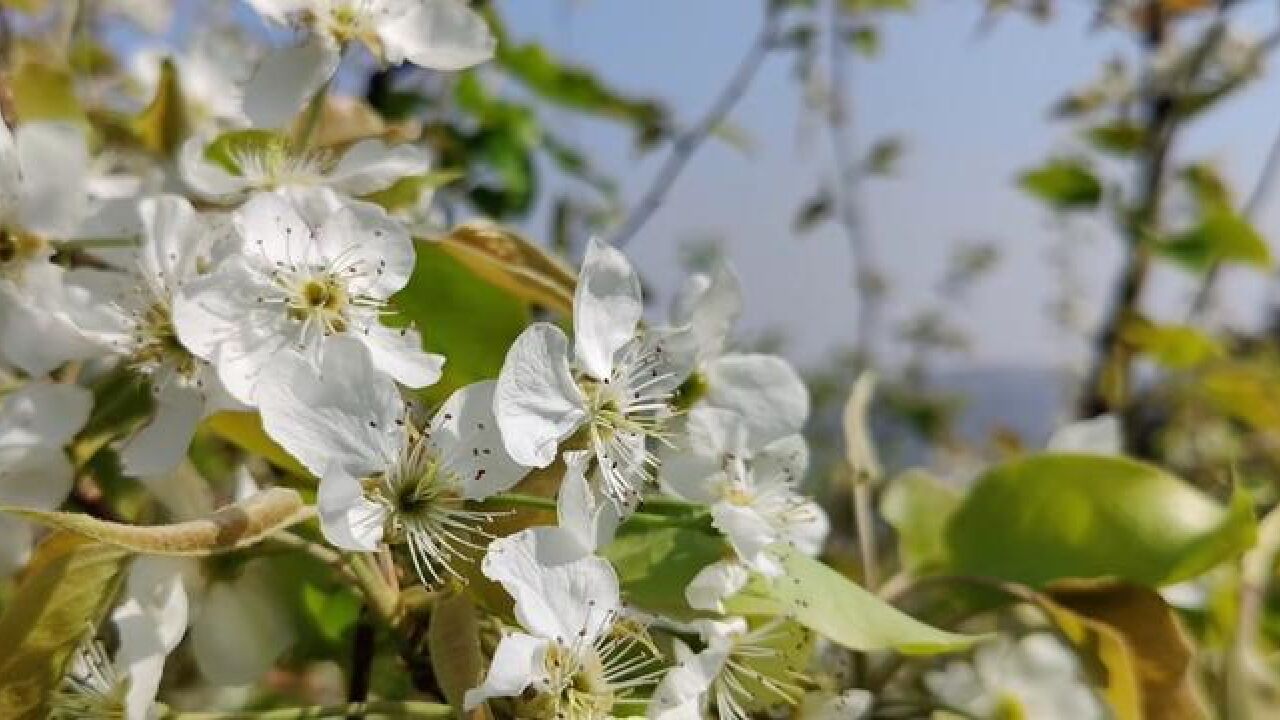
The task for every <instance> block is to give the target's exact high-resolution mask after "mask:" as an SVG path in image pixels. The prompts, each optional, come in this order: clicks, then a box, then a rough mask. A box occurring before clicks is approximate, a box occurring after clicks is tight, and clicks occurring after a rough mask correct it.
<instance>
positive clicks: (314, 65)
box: [244, 40, 339, 129]
mask: <svg viewBox="0 0 1280 720" xmlns="http://www.w3.org/2000/svg"><path fill="white" fill-rule="evenodd" d="M338 60H339V57H338V49H337V48H336V47H334V46H333V45H332V44H331V43H328V42H323V41H320V40H313V41H311V42H309V43H307V44H305V45H299V46H296V47H290V48H283V49H278V50H272V51H271V52H269V53H267V55H266V57H264V58H263V59H262V61H261V62H259V63H258V66H257V67H256V68H255V69H254V71H253V74H252V75H251V76H250V78H249V83H248V84H247V85H246V86H245V88H244V113H245V115H247V116H248V117H249V120H250V122H251V123H252V124H253V126H254V127H257V128H272V129H274V128H283V127H286V126H287V125H288V124H289V123H290V122H292V120H293V118H294V117H295V116H297V114H298V112H299V111H300V110H302V107H303V106H304V105H306V104H307V102H308V101H309V100H310V99H311V97H312V96H313V95H315V94H316V91H317V90H319V89H320V86H322V85H323V84H324V83H325V81H327V80H328V79H329V78H331V77H333V72H334V70H336V69H337V67H338Z"/></svg>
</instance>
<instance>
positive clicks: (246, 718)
mask: <svg viewBox="0 0 1280 720" xmlns="http://www.w3.org/2000/svg"><path fill="white" fill-rule="evenodd" d="M371 715H380V716H383V717H388V718H397V719H398V720H399V719H402V720H414V719H418V720H421V719H422V718H451V717H453V708H452V707H450V706H448V705H440V704H438V703H428V702H392V701H387V700H382V701H374V702H365V703H347V704H345V705H328V706H322V705H312V706H309V707H298V708H280V709H277V710H246V711H239V710H232V711H227V712H216V711H215V712H177V711H174V710H169V711H166V712H162V713H161V715H160V718H161V720H319V719H320V718H341V717H347V716H352V717H363V718H367V717H369V716H371Z"/></svg>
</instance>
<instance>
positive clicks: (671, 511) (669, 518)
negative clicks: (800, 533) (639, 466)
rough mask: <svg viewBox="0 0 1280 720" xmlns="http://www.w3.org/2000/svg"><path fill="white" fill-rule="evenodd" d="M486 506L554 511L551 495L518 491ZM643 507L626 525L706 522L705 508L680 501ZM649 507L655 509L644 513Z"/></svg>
mask: <svg viewBox="0 0 1280 720" xmlns="http://www.w3.org/2000/svg"><path fill="white" fill-rule="evenodd" d="M484 503H485V505H486V506H488V507H496V508H500V509H528V510H549V511H551V512H555V510H556V501H555V499H554V498H547V497H541V496H538V495H524V494H521V493H499V494H497V495H493V496H490V497H488V498H485V500H484ZM642 507H644V508H646V510H643V511H638V512H634V513H631V515H629V516H627V519H626V520H624V521H623V525H624V526H626V527H628V528H653V529H656V528H667V527H702V526H704V525H707V523H708V515H707V511H706V510H705V509H704V508H702V507H701V506H699V505H694V504H692V503H687V502H684V501H682V500H673V499H667V498H651V499H647V500H645V501H644V503H643V504H642ZM649 508H652V509H654V510H656V511H657V512H647V510H648V509H649Z"/></svg>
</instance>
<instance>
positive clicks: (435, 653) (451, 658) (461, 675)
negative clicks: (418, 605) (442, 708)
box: [427, 592, 485, 717]
mask: <svg viewBox="0 0 1280 720" xmlns="http://www.w3.org/2000/svg"><path fill="white" fill-rule="evenodd" d="M427 647H428V649H429V650H430V655H431V660H432V663H431V665H432V668H433V669H434V670H435V675H436V679H437V681H438V682H439V683H440V689H441V690H443V691H444V696H445V699H447V700H448V701H449V704H450V705H453V708H454V710H455V711H456V712H457V713H458V716H459V717H468V716H466V715H464V714H463V712H462V701H463V697H464V696H465V695H466V692H467V690H468V689H470V688H473V687H476V686H477V685H479V684H480V683H481V682H482V681H483V680H484V675H485V662H484V655H483V653H482V652H481V651H480V625H479V623H478V622H477V620H476V606H475V604H474V603H472V602H471V596H470V595H468V594H467V593H465V592H453V593H450V594H448V595H445V596H444V597H441V598H439V599H438V600H436V602H435V603H434V604H433V605H432V607H431V625H430V628H429V629H428V631H427Z"/></svg>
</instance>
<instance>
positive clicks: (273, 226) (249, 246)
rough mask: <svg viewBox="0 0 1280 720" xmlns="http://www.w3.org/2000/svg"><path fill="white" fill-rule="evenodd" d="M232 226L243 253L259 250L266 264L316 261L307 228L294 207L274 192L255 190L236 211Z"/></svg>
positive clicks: (317, 259)
mask: <svg viewBox="0 0 1280 720" xmlns="http://www.w3.org/2000/svg"><path fill="white" fill-rule="evenodd" d="M234 218H235V223H236V229H237V230H239V232H240V236H241V237H242V238H244V248H245V251H246V252H255V251H256V252H260V253H261V254H262V257H263V258H264V259H265V260H266V261H267V262H268V263H272V264H274V263H284V264H285V265H298V266H301V265H313V264H320V263H321V262H322V259H321V258H320V257H318V256H317V255H316V247H315V242H314V239H313V238H312V231H311V228H310V227H309V226H308V225H307V223H306V221H305V220H303V219H302V216H301V215H299V214H298V210H297V208H295V207H294V205H293V204H292V203H290V202H289V201H288V200H286V199H285V198H284V197H282V196H280V195H277V194H275V193H258V194H256V195H254V196H253V197H251V198H249V201H248V202H246V203H245V204H244V205H242V206H241V207H240V209H239V210H237V211H236V213H235V215H234Z"/></svg>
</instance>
